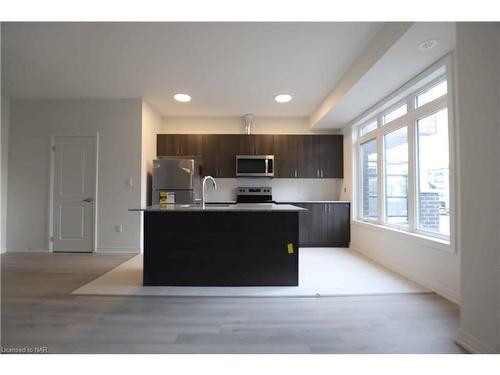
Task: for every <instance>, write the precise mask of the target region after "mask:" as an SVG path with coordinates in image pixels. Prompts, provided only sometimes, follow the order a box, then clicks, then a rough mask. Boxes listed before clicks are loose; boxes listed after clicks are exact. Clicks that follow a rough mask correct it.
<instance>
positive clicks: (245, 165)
mask: <svg viewBox="0 0 500 375" xmlns="http://www.w3.org/2000/svg"><path fill="white" fill-rule="evenodd" d="M236 176H237V177H273V176H274V156H273V155H238V156H236Z"/></svg>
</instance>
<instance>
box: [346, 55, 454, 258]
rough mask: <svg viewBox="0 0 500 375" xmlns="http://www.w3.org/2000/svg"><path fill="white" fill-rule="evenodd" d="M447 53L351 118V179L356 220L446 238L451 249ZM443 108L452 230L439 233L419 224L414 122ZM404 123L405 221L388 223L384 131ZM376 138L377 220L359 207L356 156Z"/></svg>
mask: <svg viewBox="0 0 500 375" xmlns="http://www.w3.org/2000/svg"><path fill="white" fill-rule="evenodd" d="M451 58H452V56H451V54H450V55H447V56H445V57H444V58H442V59H441V60H439V61H438V62H436V63H435V64H434V65H432V66H431V67H429V68H428V69H426V70H424V71H423V72H422V73H420V74H419V75H417V76H416V77H415V78H414V79H412V80H410V81H409V82H408V83H407V84H406V85H404V86H403V87H401V88H400V89H398V90H397V91H395V92H394V93H393V94H391V95H390V96H388V97H387V98H386V99H384V100H382V101H381V102H379V103H378V104H376V105H375V106H374V107H372V108H371V109H370V110H369V111H367V112H365V113H364V114H363V115H361V116H360V117H359V119H361V120H358V121H355V122H354V123H353V125H352V129H353V142H354V143H355V144H354V145H353V146H354V147H353V153H354V154H353V157H354V158H355V159H354V160H356V159H357V162H356V163H355V164H354V167H355V168H357V170H358V171H357V172H355V173H353V179H354V180H355V181H353V182H354V184H355V186H356V187H357V188H355V189H354V190H353V191H354V192H355V194H356V196H355V197H354V199H353V202H354V206H355V208H354V210H353V216H354V220H355V221H356V220H357V221H361V222H364V223H370V224H375V225H376V226H382V227H386V228H391V229H395V230H397V231H400V232H402V233H408V234H411V235H413V236H414V235H418V236H420V237H423V238H428V239H429V240H434V241H438V242H439V243H440V244H442V243H447V244H448V246H447V248H448V251H451V252H455V250H454V249H455V243H454V238H455V233H456V231H455V228H456V223H455V221H456V218H455V212H456V195H455V184H454V181H455V165H454V162H455V158H454V153H455V141H454V139H455V132H454V126H453V124H454V106H453V99H454V96H453V95H454V94H453V93H454V91H453V85H454V82H453V81H454V79H453V78H454V76H453V70H452V63H451V61H452V60H451ZM443 80H446V81H447V86H448V87H447V93H446V94H444V95H442V96H440V97H438V98H436V99H434V100H432V101H430V102H428V103H426V104H424V105H422V106H420V107H417V96H419V95H420V94H422V93H424V92H426V91H428V90H430V89H432V87H434V86H436V85H438V84H439V83H441V82H442V81H443ZM405 103H406V105H407V113H406V114H405V115H403V116H401V117H398V118H396V119H394V120H392V121H390V122H387V123H385V124H384V122H383V119H384V115H385V114H387V113H389V112H390V111H392V110H394V109H396V108H398V107H400V106H401V105H404V104H405ZM443 108H447V110H448V147H449V181H448V184H449V196H450V234H449V235H444V234H441V233H435V232H430V231H425V230H422V229H419V228H418V209H419V208H418V197H417V194H418V186H417V183H418V154H417V152H418V150H417V131H418V128H417V121H418V120H419V119H421V118H424V117H427V116H429V115H432V114H433V113H437V112H438V111H440V110H442V109H443ZM374 118H376V119H377V128H376V129H374V130H372V131H370V132H368V133H366V134H363V135H361V130H360V129H361V127H362V126H366V125H367V124H370V123H371V122H373V119H374ZM404 126H406V127H407V132H408V137H407V141H408V225H397V224H394V223H388V222H387V218H386V212H385V211H386V206H385V201H386V186H385V184H386V181H385V171H384V169H383V168H384V166H385V158H386V155H385V145H384V136H385V135H386V134H389V133H391V132H393V131H395V130H398V129H400V128H402V127H404ZM372 139H376V142H377V183H378V186H377V187H378V191H377V199H378V200H377V220H376V221H375V220H367V219H366V218H364V217H363V212H362V199H363V195H362V191H361V189H362V183H360V182H361V181H362V180H361V173H362V171H361V168H362V166H361V163H362V160H361V158H360V155H361V153H360V152H361V148H360V145H361V144H363V143H365V142H367V141H369V140H372Z"/></svg>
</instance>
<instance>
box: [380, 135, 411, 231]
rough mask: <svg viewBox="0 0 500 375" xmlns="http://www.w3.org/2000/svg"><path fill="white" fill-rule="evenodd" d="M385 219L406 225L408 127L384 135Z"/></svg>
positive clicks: (390, 222)
mask: <svg viewBox="0 0 500 375" xmlns="http://www.w3.org/2000/svg"><path fill="white" fill-rule="evenodd" d="M384 155H385V164H384V173H385V220H386V222H387V223H389V224H396V225H403V226H407V225H408V129H407V127H406V126H405V127H403V128H400V129H398V130H395V131H393V132H390V133H388V134H386V135H384Z"/></svg>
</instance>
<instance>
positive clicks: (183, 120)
mask: <svg viewBox="0 0 500 375" xmlns="http://www.w3.org/2000/svg"><path fill="white" fill-rule="evenodd" d="M162 133H180V134H238V133H244V126H243V118H242V117H164V118H163V126H162ZM252 133H253V134H311V133H312V132H311V130H310V127H309V123H308V119H307V118H306V117H255V118H254V125H253V127H252Z"/></svg>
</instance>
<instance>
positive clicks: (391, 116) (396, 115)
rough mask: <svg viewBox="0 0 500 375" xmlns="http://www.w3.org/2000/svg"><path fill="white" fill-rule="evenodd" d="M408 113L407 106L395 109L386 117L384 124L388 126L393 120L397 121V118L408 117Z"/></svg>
mask: <svg viewBox="0 0 500 375" xmlns="http://www.w3.org/2000/svg"><path fill="white" fill-rule="evenodd" d="M406 112H407V105H406V104H403V105H402V106H399V107H398V108H396V109H393V110H392V111H390V112H389V113H386V114H385V115H384V124H387V123H388V122H391V121H393V120H396V119H397V118H400V117H401V116H404V115H406Z"/></svg>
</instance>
